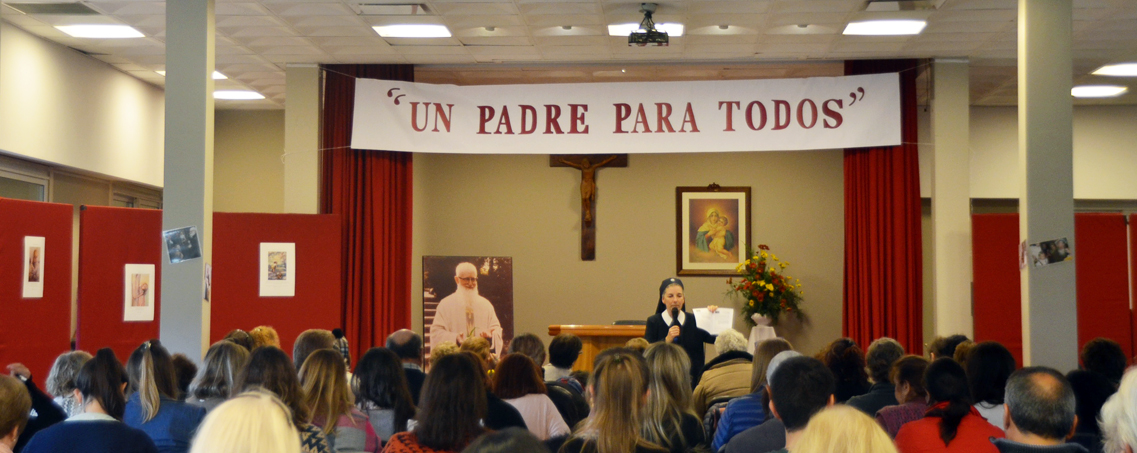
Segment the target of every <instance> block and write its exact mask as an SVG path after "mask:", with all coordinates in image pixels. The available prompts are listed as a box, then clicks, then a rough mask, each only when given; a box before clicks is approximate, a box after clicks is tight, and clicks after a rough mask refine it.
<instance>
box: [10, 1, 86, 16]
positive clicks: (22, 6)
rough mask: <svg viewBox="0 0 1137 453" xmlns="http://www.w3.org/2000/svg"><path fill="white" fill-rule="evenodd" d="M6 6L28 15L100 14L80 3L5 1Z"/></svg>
mask: <svg viewBox="0 0 1137 453" xmlns="http://www.w3.org/2000/svg"><path fill="white" fill-rule="evenodd" d="M5 5H6V6H8V7H9V8H12V9H14V10H16V11H19V12H21V13H24V14H28V15H47V14H51V15H66V16H97V15H100V13H99V12H98V11H95V10H93V9H91V8H90V7H89V6H87V5H84V4H82V3H75V2H70V3H64V2H59V3H42V2H41V3H32V2H26V3H25V2H12V3H5Z"/></svg>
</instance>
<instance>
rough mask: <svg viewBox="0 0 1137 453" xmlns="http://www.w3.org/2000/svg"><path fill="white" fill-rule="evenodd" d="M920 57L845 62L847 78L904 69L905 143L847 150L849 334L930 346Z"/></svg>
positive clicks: (909, 346)
mask: <svg viewBox="0 0 1137 453" xmlns="http://www.w3.org/2000/svg"><path fill="white" fill-rule="evenodd" d="M917 65H918V63H917V61H916V60H858V61H847V62H845V74H846V75H861V74H878V73H892V72H896V73H899V74H900V104H901V105H899V106H898V107H899V108H900V112H901V142H902V143H901V144H900V145H899V146H888V147H878V148H858V149H846V150H845V280H844V285H845V288H844V317H843V324H844V325H843V331H844V334H845V336H847V337H850V338H852V339H853V340H855V341H856V342H857V344H860V345H861V347H867V345H868V343H869V342H871V341H872V340H874V339H876V338H879V337H883V336H887V337H892V338H895V339H896V340H897V341H899V342H900V344H902V345H904V348H905V350H907V351H908V352H910V353H920V351H922V350H923V345H922V340H923V330H924V326H923V303H922V298H923V294H922V286H921V285H922V276H921V273H922V269H921V266H922V261H921V255H922V254H921V247H922V243H921V241H920V171H919V163H918V155H917V149H916V141H917V130H916V68H917Z"/></svg>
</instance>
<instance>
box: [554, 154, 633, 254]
mask: <svg viewBox="0 0 1137 453" xmlns="http://www.w3.org/2000/svg"><path fill="white" fill-rule="evenodd" d="M549 166H550V167H573V168H575V169H578V170H580V259H581V260H583V261H593V260H595V259H596V171H597V170H599V169H600V168H601V167H627V166H628V155H627V154H600V155H596V154H589V155H585V154H553V155H550V156H549Z"/></svg>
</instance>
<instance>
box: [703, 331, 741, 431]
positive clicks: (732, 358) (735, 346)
mask: <svg viewBox="0 0 1137 453" xmlns="http://www.w3.org/2000/svg"><path fill="white" fill-rule="evenodd" d="M715 354H718V355H717V356H716V357H715V358H714V359H711V361H710V362H707V365H706V366H705V367H703V377H702V378H700V379H699V385H697V386H695V392H694V393H693V394H692V395H691V408H692V409H694V410H695V415H697V416H698V417H699V418H700V419H702V418H703V415H704V414H706V412H707V408H708V407H710V405H711V402H712V401H714V400H717V399H719V398H734V397H737V396H742V395H745V394H747V393H749V390H750V382H749V381H750V374H751V369H752V368H754V356H752V355H750V353H748V352H746V338H745V337H743V336H742V334H741V333H738V331H737V330H734V329H727V330H725V331H723V332H722V333H720V334H719V336H718V338H715Z"/></svg>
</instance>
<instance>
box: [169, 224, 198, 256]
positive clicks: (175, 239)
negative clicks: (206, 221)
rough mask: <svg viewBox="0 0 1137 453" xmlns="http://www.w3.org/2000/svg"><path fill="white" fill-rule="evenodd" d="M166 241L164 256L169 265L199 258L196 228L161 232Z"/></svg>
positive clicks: (190, 227) (189, 227)
mask: <svg viewBox="0 0 1137 453" xmlns="http://www.w3.org/2000/svg"><path fill="white" fill-rule="evenodd" d="M162 237H163V238H165V239H166V256H167V257H169V259H170V263H171V264H177V263H180V262H182V261H188V260H192V259H196V258H201V241H200V240H199V239H198V237H197V227H195V226H188V227H185V228H178V229H174V230H168V231H163V232H162Z"/></svg>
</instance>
